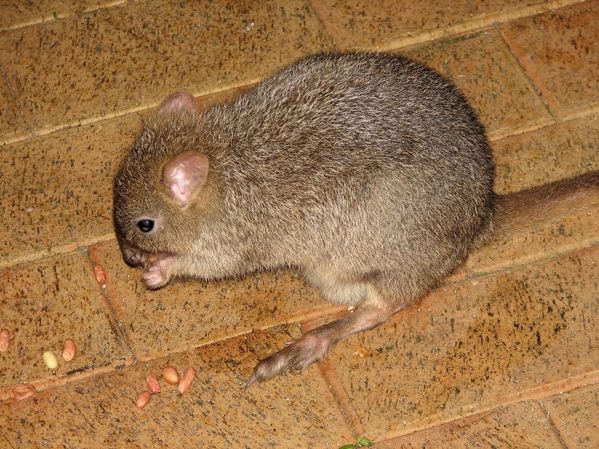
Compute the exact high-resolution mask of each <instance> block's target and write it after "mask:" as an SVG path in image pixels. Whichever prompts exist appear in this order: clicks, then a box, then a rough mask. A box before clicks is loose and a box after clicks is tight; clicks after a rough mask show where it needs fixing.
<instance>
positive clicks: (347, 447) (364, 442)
mask: <svg viewBox="0 0 599 449" xmlns="http://www.w3.org/2000/svg"><path fill="white" fill-rule="evenodd" d="M373 444H374V441H372V440H371V439H369V438H366V437H362V438H360V439H359V440H358V441H357V442H356V443H355V444H354V443H350V444H344V445H343V446H341V447H340V448H339V449H357V448H360V447H370V446H372V445H373Z"/></svg>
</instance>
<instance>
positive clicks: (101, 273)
mask: <svg viewBox="0 0 599 449" xmlns="http://www.w3.org/2000/svg"><path fill="white" fill-rule="evenodd" d="M94 274H95V275H96V281H98V284H100V285H102V286H104V285H106V271H105V270H104V267H102V265H94Z"/></svg>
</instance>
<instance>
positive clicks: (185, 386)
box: [179, 368, 196, 394]
mask: <svg viewBox="0 0 599 449" xmlns="http://www.w3.org/2000/svg"><path fill="white" fill-rule="evenodd" d="M195 377H196V370H195V369H193V368H187V369H186V370H185V374H183V377H182V378H181V382H179V393H181V394H183V393H185V392H186V391H187V390H189V388H190V387H191V383H192V382H193V380H194V379H195Z"/></svg>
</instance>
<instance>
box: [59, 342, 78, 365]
mask: <svg viewBox="0 0 599 449" xmlns="http://www.w3.org/2000/svg"><path fill="white" fill-rule="evenodd" d="M76 355H77V346H75V342H74V341H73V340H71V339H70V338H67V339H66V340H65V341H64V345H63V349H62V358H63V359H64V360H65V361H66V362H70V361H71V360H73V359H74V358H75V356H76Z"/></svg>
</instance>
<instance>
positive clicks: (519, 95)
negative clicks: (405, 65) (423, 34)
mask: <svg viewBox="0 0 599 449" xmlns="http://www.w3.org/2000/svg"><path fill="white" fill-rule="evenodd" d="M405 54H407V55H408V56H411V57H413V58H415V59H416V60H418V61H420V62H422V63H424V64H427V65H429V66H430V67H432V68H434V69H436V70H438V71H439V72H441V73H442V74H443V75H445V76H447V77H449V78H450V79H451V80H452V81H453V82H454V83H455V84H456V85H457V86H458V87H459V88H460V90H461V91H462V92H463V93H464V95H465V96H466V98H468V100H469V101H470V102H471V104H472V106H473V107H474V109H476V111H477V112H478V114H479V116H480V119H481V121H482V122H483V124H484V125H485V126H486V128H487V133H488V135H489V138H491V139H493V138H496V137H499V136H502V135H506V134H510V133H514V132H518V131H520V130H523V129H529V128H531V127H535V126H540V125H543V124H548V123H551V122H552V119H551V116H550V115H549V112H548V111H547V110H546V108H545V106H544V105H543V103H542V102H541V100H540V99H539V97H538V96H537V94H536V93H535V91H534V89H533V88H532V87H531V85H530V83H529V82H528V80H527V79H526V78H525V76H524V74H523V73H522V70H521V69H520V68H519V67H518V65H517V62H516V60H515V59H514V57H513V56H512V55H511V53H510V52H509V50H508V48H507V47H506V45H505V43H504V42H503V40H502V39H501V37H500V35H499V33H497V32H496V31H489V32H483V33H477V34H474V35H470V36H464V37H460V38H455V39H447V40H444V41H440V42H436V43H433V44H428V45H426V46H423V47H419V48H415V49H410V50H409V51H407V52H405Z"/></svg>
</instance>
